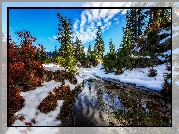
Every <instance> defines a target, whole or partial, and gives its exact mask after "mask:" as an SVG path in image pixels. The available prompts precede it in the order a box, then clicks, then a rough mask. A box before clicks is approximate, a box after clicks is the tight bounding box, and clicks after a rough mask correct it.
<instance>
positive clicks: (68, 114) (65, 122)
mask: <svg viewBox="0 0 179 134" xmlns="http://www.w3.org/2000/svg"><path fill="white" fill-rule="evenodd" d="M81 91H82V90H81V87H80V86H77V87H75V89H74V90H72V91H71V93H70V95H69V96H68V99H66V100H65V101H64V103H63V105H62V107H61V108H60V114H59V115H58V117H57V119H60V120H61V126H72V125H73V124H74V117H73V111H72V108H73V106H74V104H75V102H76V98H77V97H78V94H79V93H80V92H81Z"/></svg>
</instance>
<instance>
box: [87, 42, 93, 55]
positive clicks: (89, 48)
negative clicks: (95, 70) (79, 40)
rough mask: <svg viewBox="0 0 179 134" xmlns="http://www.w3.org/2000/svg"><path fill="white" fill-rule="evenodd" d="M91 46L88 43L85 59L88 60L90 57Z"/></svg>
mask: <svg viewBox="0 0 179 134" xmlns="http://www.w3.org/2000/svg"><path fill="white" fill-rule="evenodd" d="M91 52H92V51H91V44H90V43H89V46H88V50H87V57H88V58H90V57H91Z"/></svg>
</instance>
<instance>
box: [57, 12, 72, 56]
mask: <svg viewBox="0 0 179 134" xmlns="http://www.w3.org/2000/svg"><path fill="white" fill-rule="evenodd" d="M57 16H58V18H59V19H60V24H58V25H59V26H60V28H58V30H59V33H58V35H59V37H58V39H57V40H58V41H59V42H60V44H61V47H60V52H59V54H60V56H62V57H64V58H67V57H69V56H71V55H73V54H74V45H73V42H72V28H71V26H72V24H71V22H72V21H71V19H68V20H67V19H66V17H65V18H64V17H63V16H62V15H61V14H60V13H57Z"/></svg>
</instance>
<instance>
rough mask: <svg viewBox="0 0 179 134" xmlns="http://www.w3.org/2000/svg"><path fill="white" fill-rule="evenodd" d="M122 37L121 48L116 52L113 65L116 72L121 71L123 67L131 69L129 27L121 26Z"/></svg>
mask: <svg viewBox="0 0 179 134" xmlns="http://www.w3.org/2000/svg"><path fill="white" fill-rule="evenodd" d="M123 33H124V36H123V39H122V42H121V48H120V49H118V51H117V53H116V60H115V66H116V69H117V72H116V73H117V74H120V73H123V69H132V62H133V61H131V53H132V39H131V38H132V37H131V32H130V29H127V28H123Z"/></svg>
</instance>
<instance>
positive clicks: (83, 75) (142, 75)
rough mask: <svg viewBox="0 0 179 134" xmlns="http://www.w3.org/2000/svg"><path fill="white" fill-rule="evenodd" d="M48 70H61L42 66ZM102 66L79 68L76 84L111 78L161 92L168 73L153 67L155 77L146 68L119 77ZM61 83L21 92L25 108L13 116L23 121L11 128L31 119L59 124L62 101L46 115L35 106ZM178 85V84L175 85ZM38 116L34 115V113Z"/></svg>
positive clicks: (41, 122) (72, 86)
mask: <svg viewBox="0 0 179 134" xmlns="http://www.w3.org/2000/svg"><path fill="white" fill-rule="evenodd" d="M44 67H45V68H46V69H48V70H53V71H55V70H58V69H59V70H62V69H64V68H61V67H59V66H56V65H54V64H48V65H44ZM101 68H102V65H101V64H99V65H98V66H96V67H92V68H83V67H81V68H79V76H78V75H77V76H76V78H77V84H81V83H82V82H83V80H84V79H99V78H97V77H95V76H99V77H101V78H111V79H115V80H120V81H121V82H125V83H135V84H136V86H145V87H147V88H149V89H151V90H157V91H159V90H161V89H162V86H163V82H164V78H163V74H164V73H165V72H168V71H167V70H165V65H159V66H156V67H154V69H156V70H157V76H156V77H148V73H149V72H148V68H134V69H132V70H131V71H130V70H125V71H124V73H123V74H121V75H115V74H114V73H108V74H105V72H104V69H101ZM61 84H62V83H61V82H55V81H54V80H52V81H49V82H44V83H43V84H42V86H41V87H37V88H36V89H35V90H31V91H27V92H21V95H22V96H23V97H24V98H25V106H24V107H23V108H22V109H21V110H20V111H18V112H16V114H15V115H21V116H24V118H25V120H23V121H21V120H16V121H15V122H14V124H13V125H12V126H26V124H25V122H31V120H32V119H35V120H36V123H35V124H33V123H32V126H57V125H58V124H60V123H61V122H60V121H59V120H56V117H57V116H58V114H59V112H60V107H61V106H62V105H63V101H64V100H58V102H57V103H58V105H57V108H56V109H55V110H54V111H51V112H49V113H47V114H45V113H41V112H40V111H39V110H38V109H37V106H38V105H39V104H40V103H41V102H42V101H43V99H45V98H46V97H47V95H48V93H49V92H50V91H51V92H52V93H53V89H54V88H55V87H58V86H61ZM176 84H177V85H178V83H176ZM65 85H69V86H70V89H71V90H73V89H74V88H75V85H73V84H71V83H70V82H69V81H68V80H65ZM37 112H38V114H37V115H36V113H37Z"/></svg>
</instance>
